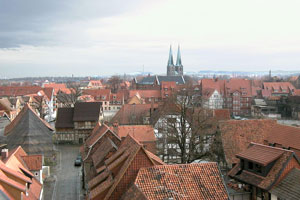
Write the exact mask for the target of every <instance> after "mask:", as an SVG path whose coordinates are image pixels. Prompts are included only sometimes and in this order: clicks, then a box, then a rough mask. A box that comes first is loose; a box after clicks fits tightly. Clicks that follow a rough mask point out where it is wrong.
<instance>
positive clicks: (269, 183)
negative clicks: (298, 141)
mask: <svg viewBox="0 0 300 200" xmlns="http://www.w3.org/2000/svg"><path fill="white" fill-rule="evenodd" d="M248 149H250V150H246V151H245V153H244V154H245V155H243V157H246V158H247V159H249V160H250V161H253V162H254V163H258V164H261V165H264V166H266V165H268V164H269V165H268V166H270V167H271V168H270V170H269V171H268V172H267V174H266V176H260V175H258V174H256V173H254V172H251V171H249V170H246V169H244V168H242V166H241V164H240V162H238V163H237V164H236V165H235V166H234V167H233V168H232V169H231V171H230V172H229V173H228V175H229V176H230V177H232V178H234V179H237V180H238V181H241V182H244V183H247V184H250V185H254V186H256V187H259V188H261V189H263V190H270V189H271V188H272V187H273V186H274V184H275V183H276V181H278V180H279V177H280V176H281V175H282V173H283V171H284V170H285V169H287V166H288V164H289V163H290V161H291V160H292V159H294V160H295V164H292V165H291V167H294V166H297V167H298V168H299V167H300V160H299V159H298V157H297V156H296V155H295V153H294V152H293V151H290V150H285V149H280V148H276V147H270V146H266V145H262V144H256V143H251V144H250V146H249V148H248ZM237 156H239V155H237ZM271 162H272V164H271ZM288 168H289V167H288Z"/></svg>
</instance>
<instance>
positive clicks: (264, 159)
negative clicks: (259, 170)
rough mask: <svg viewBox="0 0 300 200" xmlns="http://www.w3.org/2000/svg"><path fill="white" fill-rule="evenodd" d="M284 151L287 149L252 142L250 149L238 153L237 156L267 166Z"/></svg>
mask: <svg viewBox="0 0 300 200" xmlns="http://www.w3.org/2000/svg"><path fill="white" fill-rule="evenodd" d="M284 152H285V151H284V150H283V149H280V148H274V147H269V146H266V145H261V144H256V143H251V144H250V147H248V149H246V150H245V151H243V152H241V153H238V154H237V155H236V157H238V158H243V159H246V160H250V161H253V162H255V163H258V164H261V165H263V166H267V165H268V164H270V163H271V162H273V161H274V160H276V159H278V158H279V157H280V156H281V155H282V154H283V153H284Z"/></svg>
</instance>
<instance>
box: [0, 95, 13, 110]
mask: <svg viewBox="0 0 300 200" xmlns="http://www.w3.org/2000/svg"><path fill="white" fill-rule="evenodd" d="M0 110H4V111H12V110H13V109H12V105H11V103H10V101H9V100H8V99H7V98H2V99H0Z"/></svg>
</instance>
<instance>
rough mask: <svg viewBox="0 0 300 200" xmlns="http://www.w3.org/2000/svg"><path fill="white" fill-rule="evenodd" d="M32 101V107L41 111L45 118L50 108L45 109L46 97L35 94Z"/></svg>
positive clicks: (42, 116)
mask: <svg viewBox="0 0 300 200" xmlns="http://www.w3.org/2000/svg"><path fill="white" fill-rule="evenodd" d="M33 98H34V99H33V102H32V107H33V108H34V109H35V110H36V111H37V112H38V113H39V115H40V118H41V119H44V118H45V116H46V115H47V114H49V112H48V110H46V109H45V107H46V103H45V97H44V96H34V97H33Z"/></svg>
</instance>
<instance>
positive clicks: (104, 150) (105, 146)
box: [92, 138, 118, 168]
mask: <svg viewBox="0 0 300 200" xmlns="http://www.w3.org/2000/svg"><path fill="white" fill-rule="evenodd" d="M117 150H118V147H117V146H116V144H115V143H114V142H113V141H112V140H111V139H110V138H106V139H105V140H103V142H102V143H101V145H100V146H99V147H98V149H97V150H96V151H95V152H94V153H93V154H92V160H93V164H94V167H95V168H97V167H98V166H99V164H100V163H101V162H103V161H104V159H105V157H106V156H107V155H108V154H109V152H111V151H117Z"/></svg>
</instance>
